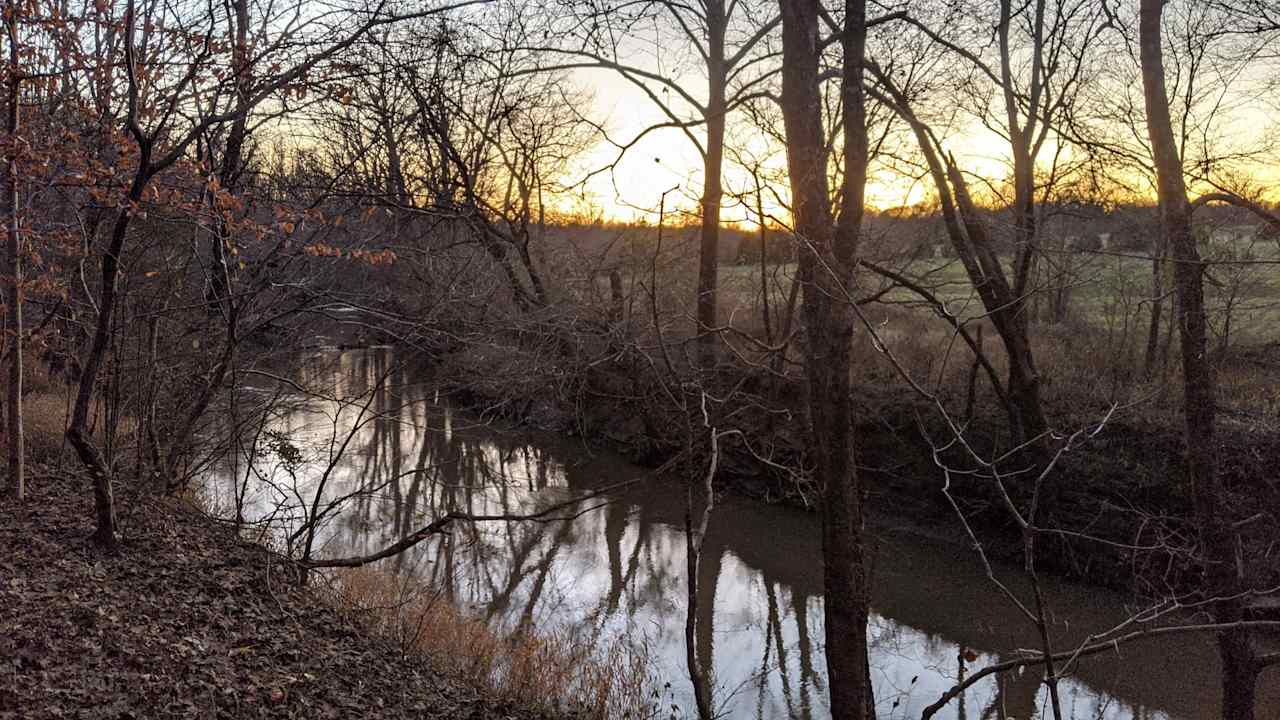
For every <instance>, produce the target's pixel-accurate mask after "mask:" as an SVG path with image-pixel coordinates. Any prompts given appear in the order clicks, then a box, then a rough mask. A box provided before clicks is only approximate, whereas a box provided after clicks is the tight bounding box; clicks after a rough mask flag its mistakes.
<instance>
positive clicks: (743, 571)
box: [210, 350, 1280, 720]
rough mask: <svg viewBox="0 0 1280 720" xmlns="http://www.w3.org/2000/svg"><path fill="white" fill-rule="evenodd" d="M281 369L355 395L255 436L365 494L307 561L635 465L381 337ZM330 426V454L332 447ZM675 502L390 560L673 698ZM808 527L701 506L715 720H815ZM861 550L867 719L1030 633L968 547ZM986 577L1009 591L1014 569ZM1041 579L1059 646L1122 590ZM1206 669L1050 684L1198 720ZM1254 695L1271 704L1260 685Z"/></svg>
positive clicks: (680, 493) (642, 495)
mask: <svg viewBox="0 0 1280 720" xmlns="http://www.w3.org/2000/svg"><path fill="white" fill-rule="evenodd" d="M300 377H301V379H302V380H304V381H306V382H307V383H308V384H309V385H311V386H313V387H320V388H321V389H322V390H323V391H324V392H326V393H329V394H333V395H343V394H346V395H351V396H355V395H359V394H360V393H365V392H368V393H370V394H368V395H364V396H363V397H361V398H358V401H357V404H356V405H355V406H351V405H346V406H343V405H341V404H339V403H337V402H329V401H322V400H310V401H307V402H305V403H303V404H300V405H299V406H297V407H296V408H294V409H293V410H291V411H289V412H286V413H282V414H281V415H280V416H278V417H277V418H275V419H274V420H273V421H272V422H271V424H270V429H271V430H272V433H273V437H275V438H277V439H287V440H288V441H289V443H290V444H292V445H293V446H295V447H297V448H298V449H300V450H301V451H302V456H301V458H299V459H300V460H301V463H300V464H299V465H297V467H296V468H294V470H293V477H295V478H296V485H297V488H298V489H299V490H300V491H301V495H302V497H305V498H310V496H311V493H313V492H314V488H315V483H316V481H317V480H318V478H319V477H320V476H321V475H323V474H324V473H325V471H326V468H328V467H329V466H330V465H331V464H332V466H333V467H332V470H331V471H330V472H329V475H330V478H329V481H328V484H327V486H326V492H325V496H326V497H329V498H331V497H339V496H344V495H348V494H351V493H356V492H357V491H359V490H361V489H369V488H374V489H376V490H375V491H374V492H372V493H370V494H368V495H367V496H363V497H360V499H359V500H357V501H356V502H353V503H352V504H351V505H350V506H348V507H347V509H346V510H345V511H344V512H343V513H341V514H340V515H338V516H336V517H335V518H334V519H333V520H332V521H331V522H329V523H328V524H327V525H326V526H325V527H324V529H323V531H322V533H321V535H320V541H319V542H320V543H321V545H322V548H321V552H322V553H324V554H329V555H350V554H359V553H367V552H372V551H375V550H378V549H380V548H382V547H383V546H385V545H387V544H389V543H391V542H394V541H396V540H398V539H400V538H401V537H403V536H404V535H405V534H407V533H409V532H412V531H413V530H414V529H416V528H418V527H420V526H422V525H424V524H426V523H427V522H429V521H430V520H431V519H432V518H433V517H435V516H437V515H438V514H440V513H443V512H447V511H452V510H460V511H467V512H473V513H505V512H528V511H530V510H534V509H539V508H542V507H546V506H547V505H548V504H551V503H554V502H559V501H563V500H565V499H567V498H571V497H573V496H574V495H575V494H578V493H583V492H587V491H591V490H593V489H597V488H599V487H601V486H605V485H610V484H613V483H616V482H618V481H621V480H625V479H628V478H632V477H637V476H641V475H644V474H645V470H643V469H641V468H638V467H636V466H633V465H631V464H628V463H627V462H625V461H624V460H621V459H619V458H617V457H616V456H613V455H611V454H609V453H605V452H600V451H592V450H589V449H587V448H585V447H584V446H583V445H582V444H581V443H579V442H577V441H575V440H573V439H571V438H564V437H557V436H553V435H546V434H531V433H526V432H515V431H502V430H499V429H495V428H493V427H488V426H484V425H480V424H478V423H476V422H475V421H474V420H471V419H467V416H465V415H461V414H456V413H454V412H453V411H452V410H451V409H450V408H449V406H448V404H447V402H446V401H445V400H443V399H442V398H440V397H439V396H438V394H437V393H436V391H435V389H434V386H433V385H432V384H431V382H430V378H429V377H428V376H426V375H425V374H419V373H415V372H414V371H412V370H411V369H409V368H407V367H405V366H398V365H397V364H396V363H395V362H394V358H393V356H392V355H391V353H389V352H388V351H379V350H370V351H353V352H346V353H342V354H334V355H319V356H316V357H314V358H312V359H311V360H310V361H309V362H308V363H307V364H306V365H305V367H304V368H303V369H302V370H301V371H300ZM380 378H381V379H382V380H381V382H379V379H380ZM246 392H248V393H257V394H259V395H261V394H264V393H270V392H271V390H270V389H269V388H267V389H264V388H261V387H259V388H248V389H246ZM369 397H372V401H371V403H369V405H368V409H367V411H366V412H365V413H364V415H363V416H361V413H360V405H362V404H363V402H364V400H365V399H368V398H369ZM335 418H336V421H335ZM348 437H350V442H349V443H348V445H347V448H346V451H345V452H344V453H341V454H340V455H339V454H337V453H335V452H334V451H333V448H334V447H337V446H341V445H342V444H343V443H344V442H345V441H346V440H347V438H348ZM335 457H336V461H335ZM255 467H256V468H257V470H258V471H259V472H260V473H261V474H262V475H263V476H264V477H267V478H270V479H271V481H272V483H274V484H275V485H276V486H277V487H279V488H284V487H286V486H288V485H289V484H291V483H293V482H295V480H293V479H291V477H290V475H289V473H288V472H286V471H285V470H284V469H282V468H281V466H280V457H279V455H278V454H276V453H272V452H267V453H264V455H263V456H261V457H259V458H258V459H257V460H256V461H255ZM245 469H246V461H245V460H244V459H243V457H241V458H239V459H236V460H228V461H227V463H226V466H225V467H223V468H221V470H220V471H219V472H218V473H215V475H214V476H213V477H212V478H211V487H210V489H211V490H212V491H213V493H214V495H215V497H216V498H217V499H218V500H220V501H221V502H222V503H224V505H230V503H231V500H230V498H231V497H233V488H234V487H235V484H236V483H235V480H233V477H241V478H243V473H244V471H245ZM248 487H249V490H248V496H247V505H246V511H245V515H246V517H247V518H248V519H250V520H254V519H261V518H264V517H267V516H269V515H271V514H273V513H276V514H277V515H281V514H283V513H282V510H281V508H282V507H284V508H286V510H285V511H284V513H287V508H289V507H296V500H295V499H294V498H293V497H292V496H291V494H290V493H287V492H281V490H279V489H273V488H272V487H270V485H269V484H268V483H265V482H262V481H261V480H260V479H259V480H254V481H252V482H250V483H249V486H248ZM684 496H685V494H684V490H683V488H682V487H680V486H678V485H676V484H673V483H663V482H656V481H652V480H646V481H644V482H643V483H639V484H637V485H635V486H632V487H631V488H629V489H627V490H625V491H618V492H616V493H611V494H610V495H608V496H607V499H608V500H610V501H611V502H609V503H608V504H607V505H606V506H604V507H602V508H600V509H597V510H593V511H591V512H588V513H585V514H583V515H581V516H580V517H578V518H576V519H574V520H572V521H569V522H553V523H541V524H540V523H523V524H508V523H492V524H485V525H480V526H474V527H472V526H458V527H457V528H455V530H454V532H453V533H452V534H451V535H449V536H442V537H440V538H438V539H433V540H430V541H427V542H424V543H421V544H419V545H418V546H416V547H415V548H414V549H413V550H411V551H409V552H406V553H404V554H402V555H401V556H398V557H397V558H395V559H394V560H393V561H389V562H391V563H392V567H393V568H394V569H395V570H396V571H398V572H401V573H406V574H410V575H411V576H413V577H415V578H420V579H422V580H424V581H426V582H430V583H432V584H434V585H435V586H437V587H440V588H443V590H444V592H445V593H446V594H447V595H448V596H449V597H450V598H451V599H452V600H453V601H454V602H455V603H457V604H459V605H460V606H463V607H465V608H467V609H468V610H470V611H471V612H473V613H474V614H476V615H479V616H481V617H484V618H486V619H487V620H488V621H489V622H490V623H492V624H493V625H495V626H499V627H503V628H508V629H510V628H515V627H518V626H520V625H521V624H532V625H533V626H535V627H541V628H563V627H566V626H568V627H572V628H574V629H575V630H579V631H582V632H588V633H598V634H599V636H605V637H607V636H614V635H616V634H621V633H628V634H630V635H631V636H632V637H643V638H646V639H647V641H648V642H649V643H650V644H651V647H652V648H653V652H654V654H655V660H656V662H657V665H658V670H659V671H660V672H661V673H662V674H663V676H664V678H665V679H666V680H669V681H670V682H671V684H672V686H673V688H674V692H675V694H676V698H677V701H679V702H684V703H685V706H686V707H687V708H692V701H691V698H692V695H691V692H690V691H688V689H687V688H688V687H689V683H688V680H687V675H685V674H684V673H685V638H684V621H685V613H686V593H685V579H684V572H685V555H684V552H685V545H684V536H683V523H684V512H685V510H684ZM598 500H599V499H597V501H593V504H594V502H598ZM284 522H286V523H287V520H286V521H284ZM817 524H818V519H817V517H816V516H815V515H811V514H807V513H804V512H800V511H795V510H790V509H786V508H777V507H769V506H764V505H760V504H757V503H753V502H750V501H745V500H739V499H735V498H731V497H730V498H722V499H721V500H720V501H719V502H718V503H717V506H716V508H715V510H714V513H713V515H712V518H711V524H710V529H709V532H708V536H707V539H706V544H705V549H704V558H703V561H702V577H701V580H700V587H701V588H703V589H704V593H703V596H702V597H701V599H700V601H699V612H700V620H701V622H700V625H701V629H702V632H701V633H700V635H699V637H698V638H697V653H698V654H699V655H700V656H701V658H702V659H703V665H704V667H708V668H711V672H712V674H713V683H714V688H715V697H716V700H717V705H718V707H719V708H720V709H721V710H722V711H723V712H724V714H725V715H726V716H727V717H731V718H743V719H745V718H824V717H827V716H829V714H830V713H829V710H828V706H827V692H826V677H825V664H824V659H823V653H822V648H823V641H824V633H823V620H822V603H823V598H822V571H821V565H820V555H819V550H820V547H819V542H820V538H819V535H818V527H817ZM873 544H874V546H875V559H874V580H875V594H874V598H873V603H872V628H871V630H870V639H871V643H872V658H871V664H872V666H873V670H872V674H873V681H874V683H875V686H876V698H877V701H878V704H879V716H880V717H881V718H900V717H901V718H910V717H919V715H920V711H921V709H922V708H923V707H925V706H926V705H928V704H929V703H931V702H933V701H934V700H936V699H937V698H938V696H939V695H940V694H941V693H942V692H943V690H945V689H946V688H947V687H949V686H950V685H951V684H952V683H953V682H954V681H955V679H956V677H957V673H958V672H959V670H960V667H959V662H960V661H959V657H960V655H961V654H962V653H963V652H965V651H969V652H971V653H973V654H976V655H977V656H978V659H977V660H976V661H974V662H970V663H967V666H968V671H969V672H973V670H974V669H977V668H980V667H982V666H985V665H987V664H989V663H993V662H998V661H1001V660H1005V659H1009V658H1011V657H1014V656H1015V652H1016V650H1017V649H1018V648H1026V647H1035V634H1034V632H1033V630H1032V628H1031V627H1030V626H1029V625H1028V624H1027V623H1026V622H1025V621H1022V620H1020V619H1019V618H1018V616H1017V615H1016V614H1015V612H1014V611H1013V609H1012V607H1011V606H1010V604H1009V603H1008V602H1007V601H1005V600H1003V599H1001V598H1000V597H999V596H997V594H996V593H995V592H993V589H992V586H991V584H990V582H989V581H988V580H987V579H986V578H985V575H984V573H983V571H982V568H981V567H980V565H979V564H978V563H977V562H976V558H975V557H974V556H973V554H972V553H971V552H969V551H967V550H966V549H964V548H958V547H953V546H951V545H946V544H942V543H939V542H936V541H933V540H929V539H925V538H922V537H920V536H919V534H918V533H916V534H913V533H908V532H899V531H894V530H877V531H875V532H874V540H873ZM1000 571H1001V573H1002V575H1003V576H1006V577H1007V579H1009V580H1011V581H1012V583H1013V585H1014V586H1015V587H1017V586H1018V583H1017V582H1016V579H1017V575H1018V573H1017V571H1016V569H1012V568H1003V569H1000ZM1048 585H1049V587H1048V600H1049V604H1050V606H1051V607H1052V608H1053V609H1054V611H1055V616H1056V619H1057V626H1056V628H1055V633H1056V634H1057V635H1058V636H1059V637H1060V638H1061V639H1060V640H1059V646H1058V647H1060V648H1062V647H1068V645H1067V644H1066V643H1067V642H1070V641H1072V640H1075V641H1079V640H1080V639H1082V638H1083V637H1085V636H1086V635H1087V633H1088V632H1090V631H1096V630H1098V629H1100V628H1104V627H1110V626H1111V625H1113V624H1115V622H1117V621H1118V620H1120V619H1122V618H1123V617H1125V616H1126V609H1127V606H1126V601H1125V599H1124V598H1121V597H1120V596H1117V595H1114V594H1111V593H1109V592H1105V591H1102V590H1099V589H1095V588H1088V587H1082V586H1078V585H1072V584H1068V583H1061V582H1049V583H1048ZM1134 607H1137V605H1136V604H1135V605H1134ZM1216 683H1217V660H1216V656H1215V653H1214V651H1213V648H1212V645H1211V644H1210V643H1209V642H1208V641H1207V640H1206V639H1204V638H1199V637H1195V638H1188V637H1179V638H1169V639H1167V640H1164V641H1152V642H1147V643H1141V644H1136V645H1131V646H1128V647H1125V648H1123V649H1122V650H1121V651H1120V652H1119V653H1105V654H1102V655H1098V656H1094V657H1092V658H1089V659H1088V660H1087V661H1085V662H1084V663H1083V664H1082V665H1081V666H1080V667H1078V668H1076V670H1075V672H1074V673H1073V674H1072V675H1071V677H1070V678H1069V679H1067V680H1065V681H1064V684H1063V686H1062V699H1063V703H1064V709H1065V710H1066V711H1068V712H1069V715H1070V717H1073V718H1107V719H1114V720H1127V719H1129V718H1169V719H1171V720H1172V719H1178V720H1182V719H1185V720H1199V719H1201V718H1206V719H1207V718H1211V717H1215V715H1216V713H1215V710H1216V706H1215V704H1216V693H1217V689H1216ZM1045 703H1046V698H1045V695H1044V693H1043V692H1042V691H1041V685H1040V683H1039V681H1038V675H1037V673H1035V672H1034V671H1027V672H1024V673H1022V674H1020V675H1010V676H1008V677H1005V678H1003V679H1002V680H1001V681H999V682H996V681H990V682H985V683H984V684H981V685H978V686H976V687H975V688H974V689H972V690H971V691H970V692H969V693H967V695H966V696H965V697H964V699H963V702H953V703H952V704H951V705H950V706H949V707H948V708H947V710H946V711H944V712H943V713H941V714H940V715H939V717H944V718H957V719H958V718H964V719H965V720H970V719H971V718H972V719H977V718H1032V717H1041V716H1042V715H1043V716H1048V715H1049V713H1048V712H1047V707H1046V705H1045ZM1259 709H1260V710H1261V712H1262V717H1280V714H1277V713H1280V688H1277V686H1276V684H1275V683H1274V682H1273V683H1272V684H1270V685H1268V686H1266V687H1264V688H1263V692H1262V693H1261V697H1260V702H1259Z"/></svg>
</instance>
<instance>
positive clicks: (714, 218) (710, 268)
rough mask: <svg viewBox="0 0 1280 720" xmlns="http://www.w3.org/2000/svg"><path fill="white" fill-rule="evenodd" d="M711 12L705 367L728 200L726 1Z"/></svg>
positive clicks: (701, 311) (702, 262)
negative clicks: (723, 201)
mask: <svg viewBox="0 0 1280 720" xmlns="http://www.w3.org/2000/svg"><path fill="white" fill-rule="evenodd" d="M705 5H706V11H707V15H706V18H707V51H708V52H707V113H706V120H707V152H706V156H705V157H704V158H703V171H702V174H703V180H702V228H701V230H702V232H701V242H700V245H699V249H698V308H697V310H698V338H699V339H698V349H699V352H698V354H699V358H700V361H701V363H702V365H703V367H710V366H711V365H713V364H715V354H716V334H715V328H716V327H717V317H716V315H717V313H716V306H717V303H718V300H717V295H718V289H717V286H718V284H719V272H720V254H719V253H720V202H721V199H722V198H723V196H724V188H723V185H722V178H721V174H722V168H723V165H724V132H725V115H726V113H727V112H728V105H727V100H726V97H725V85H726V65H725V56H724V53H725V47H724V43H725V30H726V27H725V26H726V24H727V21H726V16H725V7H724V0H710V1H709V2H707V3H706V4H705Z"/></svg>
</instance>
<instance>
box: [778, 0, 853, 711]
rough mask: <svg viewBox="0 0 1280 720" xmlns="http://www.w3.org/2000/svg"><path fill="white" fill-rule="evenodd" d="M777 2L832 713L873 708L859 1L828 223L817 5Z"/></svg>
mask: <svg viewBox="0 0 1280 720" xmlns="http://www.w3.org/2000/svg"><path fill="white" fill-rule="evenodd" d="M780 5H781V8H782V27H783V33H782V47H783V70H782V112H783V121H784V124H785V128H786V137H787V166H788V171H789V174H790V178H791V193H792V208H793V213H794V216H795V227H796V234H797V235H798V236H799V238H800V241H801V243H802V247H801V250H800V263H799V273H800V282H801V284H802V287H803V291H804V294H803V298H802V300H801V316H802V318H803V320H804V323H805V328H804V330H805V333H804V349H805V375H806V379H807V388H806V389H807V394H808V397H807V401H808V402H807V407H808V424H809V427H808V433H807V435H808V437H809V447H808V448H807V450H808V453H809V455H810V456H811V458H812V461H813V465H814V473H815V479H816V480H817V483H818V486H819V488H820V490H821V493H822V548H823V581H824V587H825V597H826V600H825V602H824V612H825V620H826V634H827V644H826V656H827V673H828V684H829V687H830V691H831V713H832V717H834V718H837V719H838V720H865V719H866V718H869V717H872V716H873V715H874V702H873V697H872V692H871V686H870V683H869V677H870V670H869V668H868V664H867V614H868V602H869V593H868V578H867V572H866V563H865V553H864V546H863V538H862V530H863V518H862V485H861V482H860V478H859V476H858V473H857V469H856V465H855V464H854V437H853V403H852V401H851V398H850V379H849V376H850V367H849V364H850V341H851V339H852V335H853V308H852V305H851V303H850V302H849V301H848V296H847V293H848V289H849V287H850V285H851V281H852V276H853V268H854V266H855V264H856V251H857V242H858V235H859V233H860V231H861V221H862V207H863V195H864V190H865V186H866V165H867V140H866V127H865V122H866V117H865V108H864V106H863V94H862V92H863V91H862V74H863V73H862V66H863V51H864V45H865V38H866V25H865V23H866V15H865V4H864V0H848V2H847V3H846V19H845V22H846V28H845V33H844V47H845V65H844V83H843V88H842V96H843V97H842V99H843V103H844V108H845V113H844V117H845V124H844V135H845V148H844V151H845V180H844V186H843V187H842V189H841V215H840V219H839V223H838V226H833V222H832V216H831V206H830V200H829V195H828V186H827V176H826V171H827V151H826V148H825V146H824V142H823V131H822V106H821V95H820V88H819V80H818V57H819V47H818V43H819V42H820V40H819V33H818V5H817V2H816V1H815V0H797V1H794V2H791V1H784V2H781V3H780Z"/></svg>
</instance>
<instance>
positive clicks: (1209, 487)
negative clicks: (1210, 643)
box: [1139, 0, 1280, 720]
mask: <svg viewBox="0 0 1280 720" xmlns="http://www.w3.org/2000/svg"><path fill="white" fill-rule="evenodd" d="M1163 11H1164V2H1162V0H1141V5H1140V14H1139V43H1140V47H1141V58H1142V86H1143V91H1144V100H1145V107H1146V116H1147V129H1148V133H1149V134H1150V142H1151V152H1152V157H1153V160H1154V163H1155V176H1156V187H1157V189H1158V191H1159V200H1160V214H1161V220H1162V225H1163V232H1164V233H1165V236H1166V242H1167V243H1168V247H1169V249H1170V252H1171V255H1172V260H1173V263H1174V291H1175V292H1176V294H1177V300H1178V302H1177V309H1178V333H1179V342H1180V346H1181V357H1182V399H1183V416H1184V420H1185V436H1184V437H1185V441H1186V458H1187V475H1188V481H1189V482H1190V485H1191V488H1192V495H1193V498H1194V512H1195V519H1196V524H1197V526H1198V529H1199V534H1200V543H1201V547H1202V548H1203V550H1202V552H1203V558H1202V562H1203V563H1204V565H1205V571H1204V573H1205V594H1206V595H1207V597H1206V603H1207V606H1208V608H1209V611H1210V614H1211V615H1212V617H1213V620H1214V621H1215V622H1217V623H1221V624H1224V625H1226V626H1227V627H1226V628H1225V629H1223V630H1220V631H1219V632H1218V654H1219V656H1220V657H1221V659H1222V717H1223V718H1224V720H1252V719H1253V718H1254V717H1255V715H1256V708H1255V705H1256V693H1257V681H1258V675H1259V673H1260V672H1261V670H1262V669H1263V667H1264V666H1265V665H1267V664H1274V663H1275V662H1277V661H1280V656H1278V655H1277V654H1275V653H1272V654H1271V655H1269V656H1266V657H1265V659H1264V657H1263V656H1261V655H1260V653H1259V651H1258V649H1257V647H1256V646H1255V640H1254V637H1253V632H1252V630H1250V629H1249V628H1247V627H1230V626H1231V624H1233V623H1238V622H1240V621H1241V620H1242V619H1243V618H1244V607H1245V600H1246V598H1247V597H1248V596H1249V587H1248V585H1247V583H1246V580H1245V578H1244V577H1243V567H1242V564H1241V562H1240V559H1239V558H1238V553H1237V547H1238V546H1239V543H1240V532H1239V529H1240V525H1239V524H1237V523H1235V522H1234V521H1233V520H1232V517H1231V515H1230V513H1229V508H1228V507H1227V506H1226V503H1225V499H1226V497H1227V493H1226V487H1225V486H1224V484H1223V481H1222V477H1221V476H1220V475H1219V470H1218V457H1217V454H1218V450H1217V443H1216V441H1215V422H1216V415H1217V409H1216V402H1217V397H1216V392H1215V377H1214V367H1213V363H1212V362H1211V360H1210V357H1209V347H1208V337H1207V325H1208V323H1207V319H1206V312H1205V301H1204V272H1205V266H1204V263H1203V262H1202V260H1201V258H1200V253H1199V250H1198V248H1197V247H1196V239H1195V235H1194V234H1193V233H1192V224H1191V220H1192V209H1193V207H1192V203H1191V202H1190V200H1189V199H1188V197H1187V187H1186V180H1185V178H1184V176H1183V163H1182V158H1181V155H1180V152H1179V145H1178V141H1177V137H1176V136H1175V134H1174V130H1173V121H1172V118H1171V115H1170V112H1169V95H1168V93H1167V91H1166V89H1165V66H1164V48H1163V34H1162V27H1161V21H1162V15H1163Z"/></svg>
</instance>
